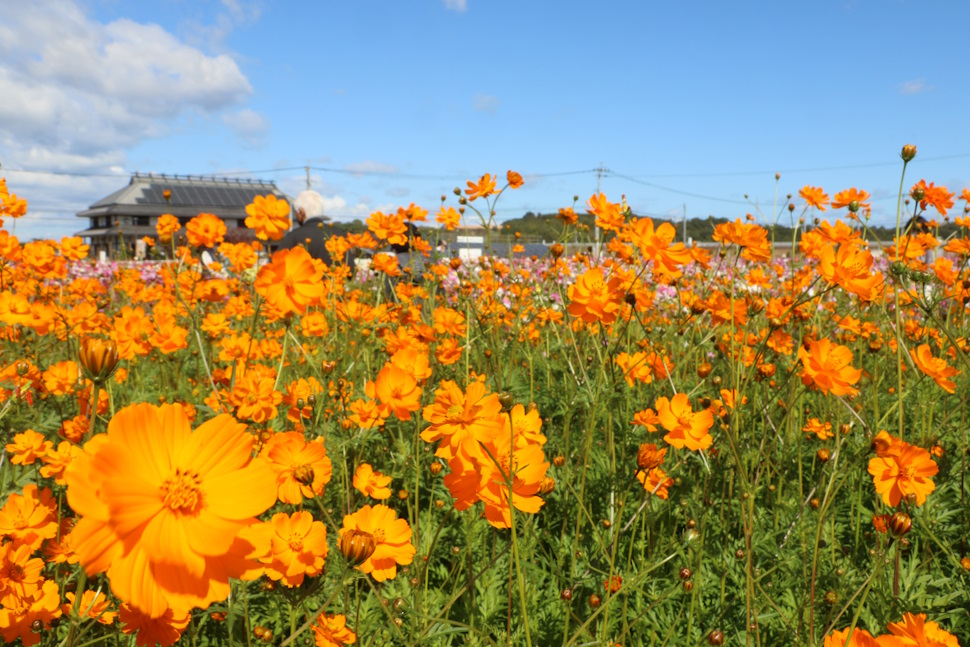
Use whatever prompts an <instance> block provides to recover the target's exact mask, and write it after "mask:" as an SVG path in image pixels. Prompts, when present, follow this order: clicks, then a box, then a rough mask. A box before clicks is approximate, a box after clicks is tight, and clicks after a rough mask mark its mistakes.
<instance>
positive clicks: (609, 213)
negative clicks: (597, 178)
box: [586, 193, 624, 231]
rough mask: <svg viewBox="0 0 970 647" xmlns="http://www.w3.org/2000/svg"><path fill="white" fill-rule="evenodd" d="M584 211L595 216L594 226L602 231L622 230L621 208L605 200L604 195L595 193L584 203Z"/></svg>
mask: <svg viewBox="0 0 970 647" xmlns="http://www.w3.org/2000/svg"><path fill="white" fill-rule="evenodd" d="M586 211H587V212H588V213H591V214H593V215H594V216H596V226H597V227H599V228H600V229H603V230H604V231H619V230H620V229H622V228H623V223H624V217H623V206H622V205H619V204H617V203H615V202H610V201H609V200H607V199H606V194H605V193H597V194H596V195H594V196H590V198H589V200H587V201H586Z"/></svg>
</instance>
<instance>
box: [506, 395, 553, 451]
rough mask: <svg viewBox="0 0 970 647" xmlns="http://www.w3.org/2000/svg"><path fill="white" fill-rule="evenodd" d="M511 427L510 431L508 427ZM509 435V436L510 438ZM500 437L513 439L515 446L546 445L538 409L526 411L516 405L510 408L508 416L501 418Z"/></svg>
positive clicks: (519, 405)
mask: <svg viewBox="0 0 970 647" xmlns="http://www.w3.org/2000/svg"><path fill="white" fill-rule="evenodd" d="M510 425H511V427H512V428H511V430H510V429H509V426H510ZM510 434H511V436H510ZM502 435H503V436H510V437H514V438H515V446H516V447H522V446H525V445H537V446H539V447H542V446H543V445H545V444H546V437H545V436H544V435H543V433H542V418H540V417H539V410H538V409H535V408H533V409H531V410H530V411H528V412H527V411H526V410H525V407H524V406H522V405H521V404H517V405H515V406H514V407H512V409H511V411H509V413H508V415H506V416H502Z"/></svg>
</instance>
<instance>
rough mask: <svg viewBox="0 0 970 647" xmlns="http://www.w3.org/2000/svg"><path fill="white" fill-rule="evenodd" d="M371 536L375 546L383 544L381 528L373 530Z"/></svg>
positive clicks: (382, 530)
mask: <svg viewBox="0 0 970 647" xmlns="http://www.w3.org/2000/svg"><path fill="white" fill-rule="evenodd" d="M371 534H372V535H373V537H374V543H375V544H383V543H384V529H383V528H378V529H377V530H375V531H374V532H373V533H371Z"/></svg>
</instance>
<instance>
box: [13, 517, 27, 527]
mask: <svg viewBox="0 0 970 647" xmlns="http://www.w3.org/2000/svg"><path fill="white" fill-rule="evenodd" d="M13 527H14V528H16V529H17V530H23V529H24V528H26V527H27V519H26V518H25V517H24V516H23V515H22V514H18V515H17V516H16V517H14V519H13Z"/></svg>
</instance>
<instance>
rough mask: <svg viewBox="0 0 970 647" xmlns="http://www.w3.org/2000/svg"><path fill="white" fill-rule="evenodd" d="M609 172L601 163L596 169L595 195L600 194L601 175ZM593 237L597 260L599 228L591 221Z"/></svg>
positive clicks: (598, 255)
mask: <svg viewBox="0 0 970 647" xmlns="http://www.w3.org/2000/svg"><path fill="white" fill-rule="evenodd" d="M609 171H610V170H609V169H608V168H604V167H603V162H600V165H599V166H598V167H597V168H596V195H599V194H600V193H601V191H600V181H601V180H602V179H603V174H604V173H609ZM593 236H594V240H595V241H596V244H595V250H596V258H597V259H598V258H599V257H600V228H599V227H597V226H596V220H593Z"/></svg>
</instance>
